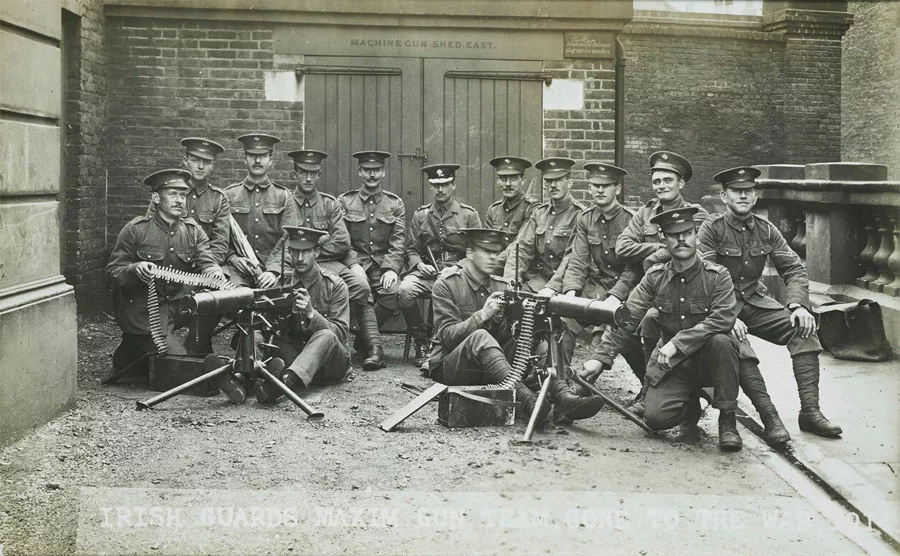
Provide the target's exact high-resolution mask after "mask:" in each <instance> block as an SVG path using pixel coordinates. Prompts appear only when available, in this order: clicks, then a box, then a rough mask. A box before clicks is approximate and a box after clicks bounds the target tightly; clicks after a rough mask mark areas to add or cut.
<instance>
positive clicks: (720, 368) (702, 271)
mask: <svg viewBox="0 0 900 556" xmlns="http://www.w3.org/2000/svg"><path fill="white" fill-rule="evenodd" d="M696 212H697V209H696V208H694V207H682V208H679V209H675V210H670V211H666V212H662V213H660V214H658V215H656V216H654V217H653V218H652V219H651V220H650V222H652V223H653V224H658V225H659V226H660V228H662V232H663V235H664V237H665V240H666V250H667V251H668V252H669V255H671V260H670V261H669V262H666V263H660V264H657V265H654V266H653V267H651V268H650V269H649V270H648V271H647V273H646V274H645V275H644V278H643V279H642V280H641V282H640V283H639V284H638V285H637V287H636V288H635V289H634V290H633V291H632V292H631V294H630V295H629V296H628V301H627V302H626V306H627V307H628V309H629V310H630V311H631V314H632V316H633V317H634V318H635V319H636V320H640V319H642V318H643V317H644V315H645V314H646V313H647V311H648V310H649V309H650V308H651V307H655V308H656V309H657V310H658V311H659V327H660V333H661V339H660V341H659V343H658V344H657V347H656V348H655V349H654V350H653V354H652V356H651V358H650V361H649V362H648V364H647V375H646V381H647V383H648V385H649V388H648V389H647V393H646V398H645V408H646V409H645V413H644V418H645V419H646V421H647V424H648V425H650V427H651V428H653V429H656V430H661V429H668V428H671V427H674V426H675V425H677V424H679V423H681V422H685V423H686V424H688V425H690V426H693V425H696V424H697V421H698V420H699V419H700V399H699V390H700V388H701V387H702V386H713V387H714V389H715V393H714V395H713V401H712V406H713V407H715V408H717V409H718V410H719V448H721V449H722V450H740V449H741V437H740V435H739V434H738V432H737V423H736V422H735V416H734V412H735V410H736V409H737V401H736V400H737V395H738V343H737V341H736V340H735V338H734V337H733V336H732V335H731V329H732V327H733V326H734V323H735V321H736V320H737V306H736V303H735V299H734V291H733V287H732V285H731V276H730V275H729V274H728V270H726V269H725V267H723V266H720V265H717V264H715V263H713V262H710V261H705V260H703V259H701V258H700V256H699V255H698V254H697V232H696V228H695V225H694V221H693V217H694V214H695V213H696ZM628 341H629V337H628V333H627V332H625V331H623V330H621V329H618V328H614V329H610V330H608V331H607V332H606V333H605V334H604V335H603V341H602V342H601V344H600V346H599V347H598V349H597V352H596V353H595V354H594V355H595V357H596V358H597V359H598V360H599V361H600V363H601V364H602V365H601V366H600V370H601V371H602V369H603V368H609V367H610V366H611V365H612V362H613V359H614V358H615V356H616V354H618V353H619V352H620V351H621V350H622V349H623V347H624V346H626V345H627V343H628ZM586 366H587V364H586ZM594 375H596V373H594ZM585 378H586V379H587V380H594V379H596V376H585Z"/></svg>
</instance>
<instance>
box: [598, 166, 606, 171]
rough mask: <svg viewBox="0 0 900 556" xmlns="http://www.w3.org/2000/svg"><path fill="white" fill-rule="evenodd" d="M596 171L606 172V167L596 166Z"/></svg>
mask: <svg viewBox="0 0 900 556" xmlns="http://www.w3.org/2000/svg"><path fill="white" fill-rule="evenodd" d="M597 169H598V170H600V171H601V172H603V171H605V170H606V167H605V166H597Z"/></svg>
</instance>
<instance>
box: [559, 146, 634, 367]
mask: <svg viewBox="0 0 900 556" xmlns="http://www.w3.org/2000/svg"><path fill="white" fill-rule="evenodd" d="M584 169H585V170H587V172H588V183H589V184H590V191H591V195H592V196H593V197H594V205H593V206H592V207H591V208H589V209H586V210H585V211H584V212H582V213H581V214H580V215H578V218H577V219H576V221H575V236H574V239H573V241H572V251H571V253H570V254H569V260H568V264H567V265H566V268H565V274H564V275H563V278H562V291H563V292H565V294H566V295H577V296H580V297H589V298H591V299H602V300H606V302H608V303H609V304H610V305H611V306H612V307H613V308H615V307H618V306H619V305H621V304H622V303H623V302H624V301H625V300H626V299H627V298H628V294H629V293H630V292H631V290H632V289H633V288H634V286H635V285H637V282H638V280H639V279H640V275H641V269H640V265H639V263H634V262H631V263H626V262H625V261H623V260H622V259H621V258H619V256H618V254H617V253H616V239H617V238H618V237H619V234H620V233H622V230H624V229H625V227H626V226H628V222H629V221H630V220H631V218H632V216H633V215H634V212H632V211H631V209H629V208H627V207H624V206H622V205H621V204H620V203H619V200H618V198H617V196H618V195H619V193H620V192H621V191H622V186H621V185H620V181H621V179H622V177H623V176H625V175H627V174H628V172H626V171H625V170H623V169H622V168H619V167H617V166H613V165H612V164H603V163H599V162H589V163H587V164H585V165H584ZM566 320H567V322H566V325H567V328H568V329H569V331H570V332H571V333H573V334H575V335H577V334H578V333H580V331H581V328H582V327H581V325H580V324H579V323H577V322H576V321H574V320H571V319H566ZM605 329H606V327H605V326H598V327H595V328H594V330H593V337H594V339H595V341H594V342H592V345H597V344H599V341H600V338H601V337H602V335H603V332H604V330H605ZM622 355H623V356H624V357H625V360H626V361H628V364H629V365H630V366H631V370H632V371H634V374H635V376H637V377H638V380H640V381H641V382H643V380H644V372H645V370H646V364H645V361H644V352H643V350H642V349H641V345H640V341H639V339H637V338H634V337H632V340H631V342H630V343H629V344H628V345H627V347H625V348H623V350H622Z"/></svg>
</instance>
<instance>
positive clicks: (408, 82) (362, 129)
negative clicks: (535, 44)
mask: <svg viewBox="0 0 900 556" xmlns="http://www.w3.org/2000/svg"><path fill="white" fill-rule="evenodd" d="M301 71H303V73H304V77H303V79H304V86H305V118H304V133H305V135H304V143H305V145H306V148H310V149H318V150H323V151H326V152H327V153H328V154H329V158H328V159H327V160H326V164H325V166H324V168H323V177H322V181H321V182H320V184H321V189H322V190H324V191H327V192H329V193H332V194H339V193H343V192H344V191H347V190H350V189H357V188H358V187H359V184H360V180H359V177H358V173H357V168H358V166H357V164H356V160H355V159H354V158H353V157H352V156H351V155H352V153H354V152H356V151H361V150H369V149H374V150H381V151H387V152H390V153H391V158H390V160H389V162H388V164H387V168H386V171H387V177H386V181H385V184H386V189H388V190H390V191H392V192H394V193H396V194H398V195H400V196H401V197H402V198H403V200H404V203H405V205H406V212H407V218H409V217H410V216H411V215H412V213H413V211H414V210H415V209H416V208H418V207H419V206H421V205H422V204H424V203H428V202H430V201H431V194H430V191H429V189H428V187H427V183H426V182H425V181H424V179H423V175H422V171H421V168H422V166H425V165H428V164H437V163H445V162H446V163H451V162H452V163H456V164H459V165H460V166H461V168H460V170H459V172H458V173H457V184H458V186H457V190H456V193H457V196H458V197H459V198H460V199H461V200H463V201H464V202H466V203H469V204H471V205H472V206H474V207H475V208H476V209H478V211H479V212H480V213H481V214H484V211H485V209H486V208H487V207H488V206H489V205H490V204H491V203H492V202H493V201H494V200H495V199H496V198H497V197H498V195H499V192H498V191H497V188H496V187H495V185H494V173H493V168H492V167H491V166H490V164H489V162H490V160H491V159H492V158H494V157H495V156H502V155H512V156H522V157H525V158H528V159H529V160H532V161H536V160H538V159H539V158H540V157H541V152H542V93H543V91H542V86H543V83H542V81H541V76H540V71H541V63H540V62H528V61H498V60H455V59H443V58H369V57H346V56H340V57H339V56H331V57H326V56H307V57H306V59H305V63H304V66H303V67H302V69H301ZM527 178H528V180H529V181H530V180H532V179H533V180H534V182H535V183H534V185H533V187H532V192H533V195H535V196H539V195H540V189H541V184H540V178H539V177H537V174H536V173H535V172H534V170H530V171H529V173H528V174H527Z"/></svg>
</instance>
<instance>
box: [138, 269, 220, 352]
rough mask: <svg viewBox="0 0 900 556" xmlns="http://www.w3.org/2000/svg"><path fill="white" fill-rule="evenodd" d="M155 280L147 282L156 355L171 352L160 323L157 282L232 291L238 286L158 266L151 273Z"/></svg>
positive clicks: (151, 333) (217, 279)
mask: <svg viewBox="0 0 900 556" xmlns="http://www.w3.org/2000/svg"><path fill="white" fill-rule="evenodd" d="M151 274H152V276H153V278H151V280H150V281H149V282H147V314H148V317H149V321H150V337H151V338H153V343H154V344H155V345H156V354H157V355H165V354H166V353H167V352H168V351H169V346H168V345H166V335H165V334H163V331H162V326H161V325H160V322H159V299H158V298H157V296H156V280H157V279H159V280H163V281H165V282H176V283H178V284H186V285H188V286H196V287H204V288H212V289H216V290H230V289H233V288H235V287H236V286H235V285H234V284H232V283H231V282H229V281H228V280H223V279H221V278H213V277H212V276H205V275H203V274H195V273H191V272H184V271H181V270H174V269H171V268H165V267H161V266H158V267H156V268H154V269H153V271H152V272H151Z"/></svg>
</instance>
